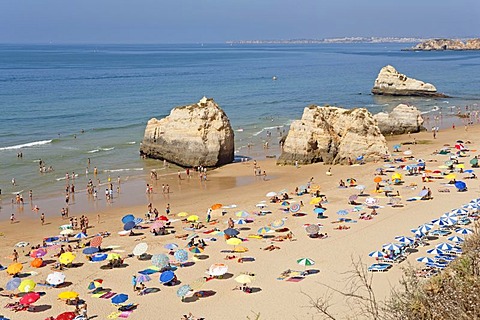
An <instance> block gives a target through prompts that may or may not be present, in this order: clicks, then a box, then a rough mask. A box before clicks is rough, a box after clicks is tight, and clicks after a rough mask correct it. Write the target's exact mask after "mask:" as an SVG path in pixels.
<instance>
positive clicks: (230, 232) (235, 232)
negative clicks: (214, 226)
mask: <svg viewBox="0 0 480 320" xmlns="http://www.w3.org/2000/svg"><path fill="white" fill-rule="evenodd" d="M223 233H225V234H226V235H227V236H229V237H234V236H236V235H238V234H239V233H240V232H239V231H238V230H235V229H233V228H228V229H225V230H224V231H223Z"/></svg>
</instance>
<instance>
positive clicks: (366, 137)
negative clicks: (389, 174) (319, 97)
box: [277, 106, 388, 164]
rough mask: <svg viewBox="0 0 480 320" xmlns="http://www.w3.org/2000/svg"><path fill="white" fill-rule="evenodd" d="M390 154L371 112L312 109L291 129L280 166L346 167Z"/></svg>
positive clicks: (310, 107) (334, 108)
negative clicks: (361, 160) (319, 165)
mask: <svg viewBox="0 0 480 320" xmlns="http://www.w3.org/2000/svg"><path fill="white" fill-rule="evenodd" d="M386 154H388V148H387V143H386V141H385V137H384V136H383V135H382V134H381V132H380V129H379V128H378V126H377V124H376V122H375V120H374V119H373V117H372V115H371V113H370V112H368V111H367V109H364V108H359V109H351V110H348V109H343V108H337V107H330V106H325V107H319V106H309V107H307V108H305V109H304V111H303V116H302V119H301V120H295V121H293V122H292V124H291V126H290V131H289V132H288V135H287V138H286V139H285V142H284V144H283V151H282V154H281V155H280V157H279V158H278V161H277V164H294V163H295V161H298V163H300V164H310V163H315V162H324V163H326V164H344V163H348V162H349V159H351V160H352V161H355V159H356V158H358V157H363V160H364V161H371V160H378V159H380V158H382V157H383V156H384V155H386Z"/></svg>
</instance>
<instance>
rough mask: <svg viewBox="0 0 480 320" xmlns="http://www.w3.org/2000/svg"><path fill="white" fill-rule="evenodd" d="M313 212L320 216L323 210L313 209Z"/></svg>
mask: <svg viewBox="0 0 480 320" xmlns="http://www.w3.org/2000/svg"><path fill="white" fill-rule="evenodd" d="M313 212H315V213H316V214H322V213H324V212H325V208H315V209H313Z"/></svg>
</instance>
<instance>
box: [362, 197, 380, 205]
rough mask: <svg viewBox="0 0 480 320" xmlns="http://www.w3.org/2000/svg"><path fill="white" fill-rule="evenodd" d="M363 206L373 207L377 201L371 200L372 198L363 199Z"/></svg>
mask: <svg viewBox="0 0 480 320" xmlns="http://www.w3.org/2000/svg"><path fill="white" fill-rule="evenodd" d="M365 204H366V205H367V206H369V207H371V206H375V205H377V199H375V198H372V197H368V198H367V199H365Z"/></svg>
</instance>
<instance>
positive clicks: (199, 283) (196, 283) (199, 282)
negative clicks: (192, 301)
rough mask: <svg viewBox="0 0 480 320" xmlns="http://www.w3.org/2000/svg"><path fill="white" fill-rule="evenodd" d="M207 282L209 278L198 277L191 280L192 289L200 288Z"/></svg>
mask: <svg viewBox="0 0 480 320" xmlns="http://www.w3.org/2000/svg"><path fill="white" fill-rule="evenodd" d="M206 282H207V279H205V278H203V277H202V278H198V279H196V280H194V281H192V282H190V289H191V290H193V291H196V290H200V289H201V288H202V287H203V285H204V284H205V283H206Z"/></svg>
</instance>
